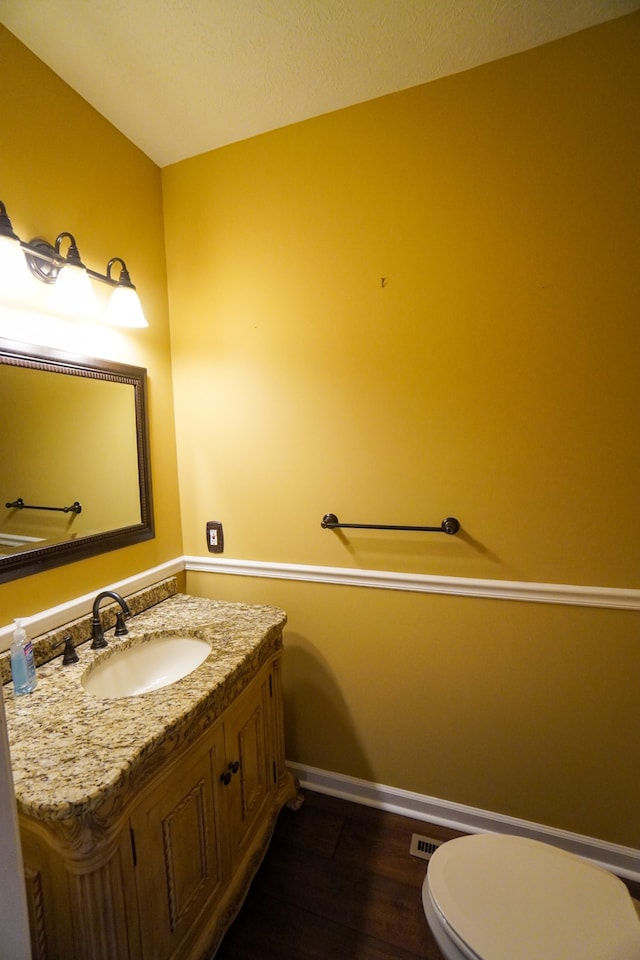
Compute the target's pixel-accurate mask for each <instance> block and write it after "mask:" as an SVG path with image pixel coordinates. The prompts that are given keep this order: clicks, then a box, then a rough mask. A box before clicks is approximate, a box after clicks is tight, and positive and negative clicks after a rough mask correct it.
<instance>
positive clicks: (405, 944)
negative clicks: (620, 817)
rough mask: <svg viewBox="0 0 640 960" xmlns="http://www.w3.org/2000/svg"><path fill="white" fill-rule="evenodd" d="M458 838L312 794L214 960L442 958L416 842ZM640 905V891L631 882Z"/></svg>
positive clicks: (286, 828) (292, 817)
mask: <svg viewBox="0 0 640 960" xmlns="http://www.w3.org/2000/svg"><path fill="white" fill-rule="evenodd" d="M412 833H419V834H421V835H426V836H429V837H434V838H435V839H440V840H449V839H451V838H452V837H454V836H459V835H460V834H458V833H455V832H454V831H452V830H447V829H445V828H442V827H438V826H435V825H433V824H428V823H423V822H422V821H417V820H410V819H408V818H407V817H401V816H396V815H394V814H390V813H384V812H382V811H381V810H375V809H373V808H370V807H365V806H362V805H360V804H354V803H348V802H347V801H345V800H339V799H336V798H334V797H327V796H323V795H322V794H319V793H312V792H310V791H305V803H304V805H303V806H302V808H301V809H300V810H298V811H297V812H295V813H294V812H292V811H290V810H286V809H285V810H283V811H282V813H281V814H280V817H279V819H278V823H277V824H276V829H275V832H274V836H273V840H272V842H271V845H270V847H269V850H268V851H267V855H266V857H265V860H264V862H263V864H262V867H261V868H260V871H259V872H258V874H257V876H256V878H255V880H254V882H253V884H252V887H251V890H250V891H249V894H248V896H247V899H246V901H245V903H244V906H243V908H242V911H241V912H240V914H239V916H238V918H237V919H236V922H235V923H234V924H233V926H232V927H231V928H230V930H229V931H228V933H227V935H226V937H225V939H224V940H223V942H222V944H221V946H220V948H219V950H218V952H217V954H216V960H416V958H418V957H419V958H421V960H441V954H440V952H439V951H438V948H437V947H436V945H435V942H434V940H433V937H432V936H431V933H430V931H429V928H428V926H427V921H426V919H425V916H424V912H423V909H422V899H421V888H422V881H423V879H424V876H425V873H426V868H427V864H426V862H425V861H424V860H416V859H415V858H413V857H411V856H410V855H409V845H410V842H411V834H412ZM627 885H628V886H629V889H630V890H631V892H632V895H633V896H634V897H636V898H638V899H640V884H638V883H631V882H629V883H628V884H627Z"/></svg>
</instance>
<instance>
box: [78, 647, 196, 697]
mask: <svg viewBox="0 0 640 960" xmlns="http://www.w3.org/2000/svg"><path fill="white" fill-rule="evenodd" d="M210 653H211V646H210V645H209V643H208V642H207V641H206V640H201V639H200V638H199V637H192V636H184V635H171V636H166V637H156V638H154V639H152V640H141V641H139V642H138V643H133V644H131V646H128V647H122V649H120V650H116V651H115V653H112V654H111V656H109V657H104V659H103V660H99V661H98V662H97V663H96V664H95V666H94V667H93V668H92V669H91V670H89V671H87V673H86V674H85V675H84V676H83V677H82V686H83V687H84V688H85V690H86V691H87V693H91V694H93V695H94V696H95V697H100V698H102V699H104V700H117V699H118V698H119V697H137V696H139V695H140V694H141V693H148V692H149V691H150V690H158V689H159V688H160V687H166V686H168V685H169V684H170V683H175V682H176V680H181V679H182V678H183V677H186V676H187V675H188V674H189V673H192V671H193V670H195V669H196V667H199V666H200V664H201V663H202V662H203V661H204V660H206V658H207V657H208V656H209V654H210Z"/></svg>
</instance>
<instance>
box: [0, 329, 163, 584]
mask: <svg viewBox="0 0 640 960" xmlns="http://www.w3.org/2000/svg"><path fill="white" fill-rule="evenodd" d="M0 409H1V410H2V412H3V428H2V441H1V444H2V447H1V455H0V581H4V580H8V579H13V578H15V577H20V576H25V575H27V574H28V573H33V572H36V571H37V570H41V569H46V568H47V567H50V566H55V565H58V564H61V563H67V562H70V561H72V560H76V559H80V558H81V557H85V556H90V555H93V554H96V553H100V552H103V551H105V550H112V549H116V548H117V547H120V546H126V545H128V544H129V543H135V542H138V541H140V540H144V539H149V538H150V537H152V536H153V518H152V508H151V485H150V474H149V461H148V433H147V423H146V371H145V370H144V369H143V368H140V367H131V366H128V365H126V364H114V363H108V362H106V361H100V360H94V359H88V358H81V357H72V356H70V355H68V354H62V353H59V352H58V351H53V350H49V349H46V350H45V349H39V350H38V351H37V352H36V351H34V350H33V348H30V347H25V346H23V345H21V344H17V343H13V342H12V341H6V340H0Z"/></svg>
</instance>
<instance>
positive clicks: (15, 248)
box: [0, 235, 33, 300]
mask: <svg viewBox="0 0 640 960" xmlns="http://www.w3.org/2000/svg"><path fill="white" fill-rule="evenodd" d="M31 281H32V277H31V274H30V273H29V268H28V267H27V261H26V260H25V257H24V253H23V252H22V247H21V246H20V243H19V241H18V240H14V239H13V238H12V237H7V236H2V235H0V299H2V300H19V299H22V298H23V297H25V296H27V295H28V294H29V293H32V292H33V286H32V282H31Z"/></svg>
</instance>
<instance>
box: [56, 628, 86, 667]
mask: <svg viewBox="0 0 640 960" xmlns="http://www.w3.org/2000/svg"><path fill="white" fill-rule="evenodd" d="M63 643H64V653H63V655H62V663H63V665H64V666H65V667H66V666H68V665H69V664H70V663H78V661H79V660H80V657H79V656H78V654H77V652H76V648H75V647H74V645H73V640H72V639H71V635H69V636H66V637H64V639H63V640H60V641H59V642H58V643H56V647H61V646H62V644H63Z"/></svg>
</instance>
